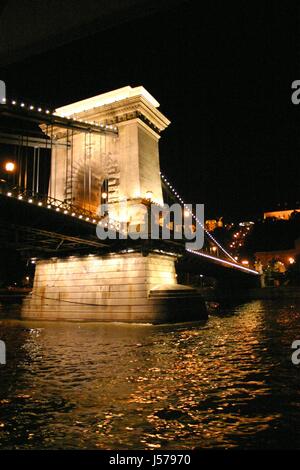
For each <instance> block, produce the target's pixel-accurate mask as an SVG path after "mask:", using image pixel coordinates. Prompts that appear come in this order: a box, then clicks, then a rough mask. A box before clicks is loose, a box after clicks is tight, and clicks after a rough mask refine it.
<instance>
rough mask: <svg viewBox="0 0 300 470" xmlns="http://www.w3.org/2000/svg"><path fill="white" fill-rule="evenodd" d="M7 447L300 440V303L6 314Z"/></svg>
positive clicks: (1, 401) (0, 326)
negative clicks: (106, 317) (127, 313)
mask: <svg viewBox="0 0 300 470" xmlns="http://www.w3.org/2000/svg"><path fill="white" fill-rule="evenodd" d="M0 339H2V340H4V341H6V345H7V365H6V366H3V365H2V366H0V448H2V449H17V448H19V449H62V448H63V449H120V450H121V449H160V448H161V449H193V448H212V447H213V448H216V447H217V448H231V447H237V448H291V447H297V448H300V387H299V378H300V366H295V365H293V364H292V362H291V353H292V349H291V343H292V342H293V341H294V340H295V339H300V306H299V305H295V304H292V303H288V302H285V303H283V304H278V302H276V303H275V302H272V301H270V302H265V301H264V302H263V301H255V302H251V303H248V304H244V305H242V306H239V307H236V308H233V309H230V310H228V311H226V312H223V314H222V315H221V314H220V315H218V316H211V317H210V318H209V320H208V321H207V322H206V323H202V324H195V323H193V324H186V325H184V324H181V325H164V326H151V325H124V324H99V323H65V322H36V321H18V320H8V319H2V320H0Z"/></svg>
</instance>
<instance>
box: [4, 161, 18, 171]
mask: <svg viewBox="0 0 300 470" xmlns="http://www.w3.org/2000/svg"><path fill="white" fill-rule="evenodd" d="M15 168H16V165H15V164H14V162H6V163H5V171H8V172H9V173H12V172H13V171H15Z"/></svg>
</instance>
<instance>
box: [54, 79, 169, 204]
mask: <svg viewBox="0 0 300 470" xmlns="http://www.w3.org/2000/svg"><path fill="white" fill-rule="evenodd" d="M158 107H159V103H158V102H157V101H156V100H155V99H154V98H153V97H152V96H151V95H150V93H148V92H147V91H146V90H145V89H144V88H143V87H142V86H139V87H135V88H131V87H130V86H126V87H123V88H120V89H118V90H115V91H111V92H108V93H104V94H101V95H98V96H95V97H93V98H88V99H85V100H82V101H79V102H77V103H73V104H70V105H67V106H63V107H61V108H59V109H57V110H56V113H57V114H58V115H60V116H63V117H68V118H70V119H76V120H82V121H88V122H95V123H97V124H98V125H102V126H103V128H105V126H108V128H113V129H117V130H118V134H111V135H109V134H107V133H105V134H104V133H103V134H95V133H86V132H76V133H73V134H72V135H71V134H70V132H69V131H67V130H63V129H62V128H60V129H59V130H57V132H56V131H54V134H56V140H57V141H58V142H62V143H63V142H64V141H66V140H67V141H68V143H69V150H68V151H67V152H66V151H65V148H64V146H59V145H56V146H54V149H53V154H52V168H51V179H50V187H49V195H50V196H52V197H54V198H55V199H59V200H66V201H68V202H70V203H73V204H76V205H78V206H80V207H82V208H85V209H88V210H91V211H94V212H96V210H97V208H98V206H99V204H100V202H103V200H102V198H101V193H102V194H103V193H104V192H105V194H108V202H109V204H114V203H115V202H119V201H120V200H124V199H125V198H126V200H128V201H135V202H137V201H140V200H141V199H143V198H145V196H146V193H147V192H151V193H152V200H153V201H155V202H158V203H160V204H161V203H163V196H162V187H161V180H160V167H159V150H158V142H159V138H160V133H161V132H162V131H163V130H164V129H165V128H166V127H167V126H168V125H169V124H170V121H169V120H168V119H167V118H166V117H165V116H164V115H163V114H162V113H161V112H160V111H159V110H158Z"/></svg>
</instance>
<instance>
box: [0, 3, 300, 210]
mask: <svg viewBox="0 0 300 470" xmlns="http://www.w3.org/2000/svg"><path fill="white" fill-rule="evenodd" d="M294 5H295V4H294V2H292V1H290V2H271V1H261V2H259V3H258V2H255V3H253V2H250V1H249V0H248V1H243V0H240V1H238V2H237V1H230V2H225V1H222V2H221V1H218V2H217V1H213V0H211V1H209V2H200V1H199V2H196V1H190V2H183V3H181V4H179V5H175V6H174V7H173V8H171V9H169V10H164V11H161V12H160V13H156V14H152V15H148V16H146V17H144V18H140V19H135V20H133V21H130V22H127V23H123V24H122V25H121V26H120V25H118V26H117V27H115V28H110V29H108V30H107V31H102V32H100V33H97V34H94V35H91V36H89V37H87V38H85V39H81V40H78V41H76V42H73V43H71V44H69V45H66V46H64V47H60V48H59V49H56V50H54V51H51V52H47V53H44V54H42V55H40V56H36V57H31V58H30V59H27V60H26V61H23V62H19V63H17V64H14V65H11V66H10V67H7V68H6V69H5V70H3V69H2V70H1V71H0V74H1V75H0V77H1V78H2V79H5V80H6V82H7V86H8V91H9V94H10V95H11V97H16V98H20V99H22V98H26V97H30V98H32V100H33V101H34V102H36V103H49V104H50V105H52V106H57V105H63V104H67V103H69V102H72V101H76V100H78V99H82V98H86V97H89V96H93V95H95V94H99V93H102V92H105V91H109V90H112V89H114V88H118V87H121V86H124V85H128V84H130V85H132V86H136V85H143V86H144V87H145V88H146V89H147V90H148V91H149V92H150V93H151V94H153V95H154V97H155V98H157V100H158V101H159V102H160V103H161V111H162V112H164V113H165V114H166V115H167V117H168V118H169V119H170V120H171V121H172V124H171V126H170V128H169V129H168V130H167V131H165V132H164V133H163V135H162V139H161V144H160V155H161V167H162V171H163V172H164V173H165V174H166V175H167V176H168V177H169V179H170V180H171V181H172V182H173V183H174V184H175V186H176V187H177V188H178V190H179V191H180V192H181V193H182V194H183V195H184V197H185V199H186V200H187V201H188V202H192V201H193V202H199V203H202V202H204V203H205V205H206V215H207V216H211V215H215V216H217V215H223V214H224V215H225V216H228V217H229V218H231V217H236V216H237V217H242V218H246V217H250V216H252V215H254V214H255V213H256V212H259V211H261V210H263V209H264V208H268V207H273V206H274V205H275V204H276V203H278V202H288V203H289V205H292V204H294V203H295V202H296V201H299V200H300V196H299V183H298V181H299V173H300V171H299V133H300V129H299V123H300V105H299V106H298V107H297V106H294V105H292V103H291V99H290V95H291V82H292V81H293V80H296V79H300V70H299V34H300V28H299V11H298V9H297V7H296V6H294ZM197 7H198V8H197ZM44 21H47V18H44ZM13 95H14V96H13Z"/></svg>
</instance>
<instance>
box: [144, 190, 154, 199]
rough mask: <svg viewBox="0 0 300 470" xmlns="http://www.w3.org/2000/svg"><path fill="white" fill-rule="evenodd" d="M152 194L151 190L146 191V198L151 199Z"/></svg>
mask: <svg viewBox="0 0 300 470" xmlns="http://www.w3.org/2000/svg"><path fill="white" fill-rule="evenodd" d="M152 196H153V192H152V191H146V199H148V200H149V201H151V199H152Z"/></svg>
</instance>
